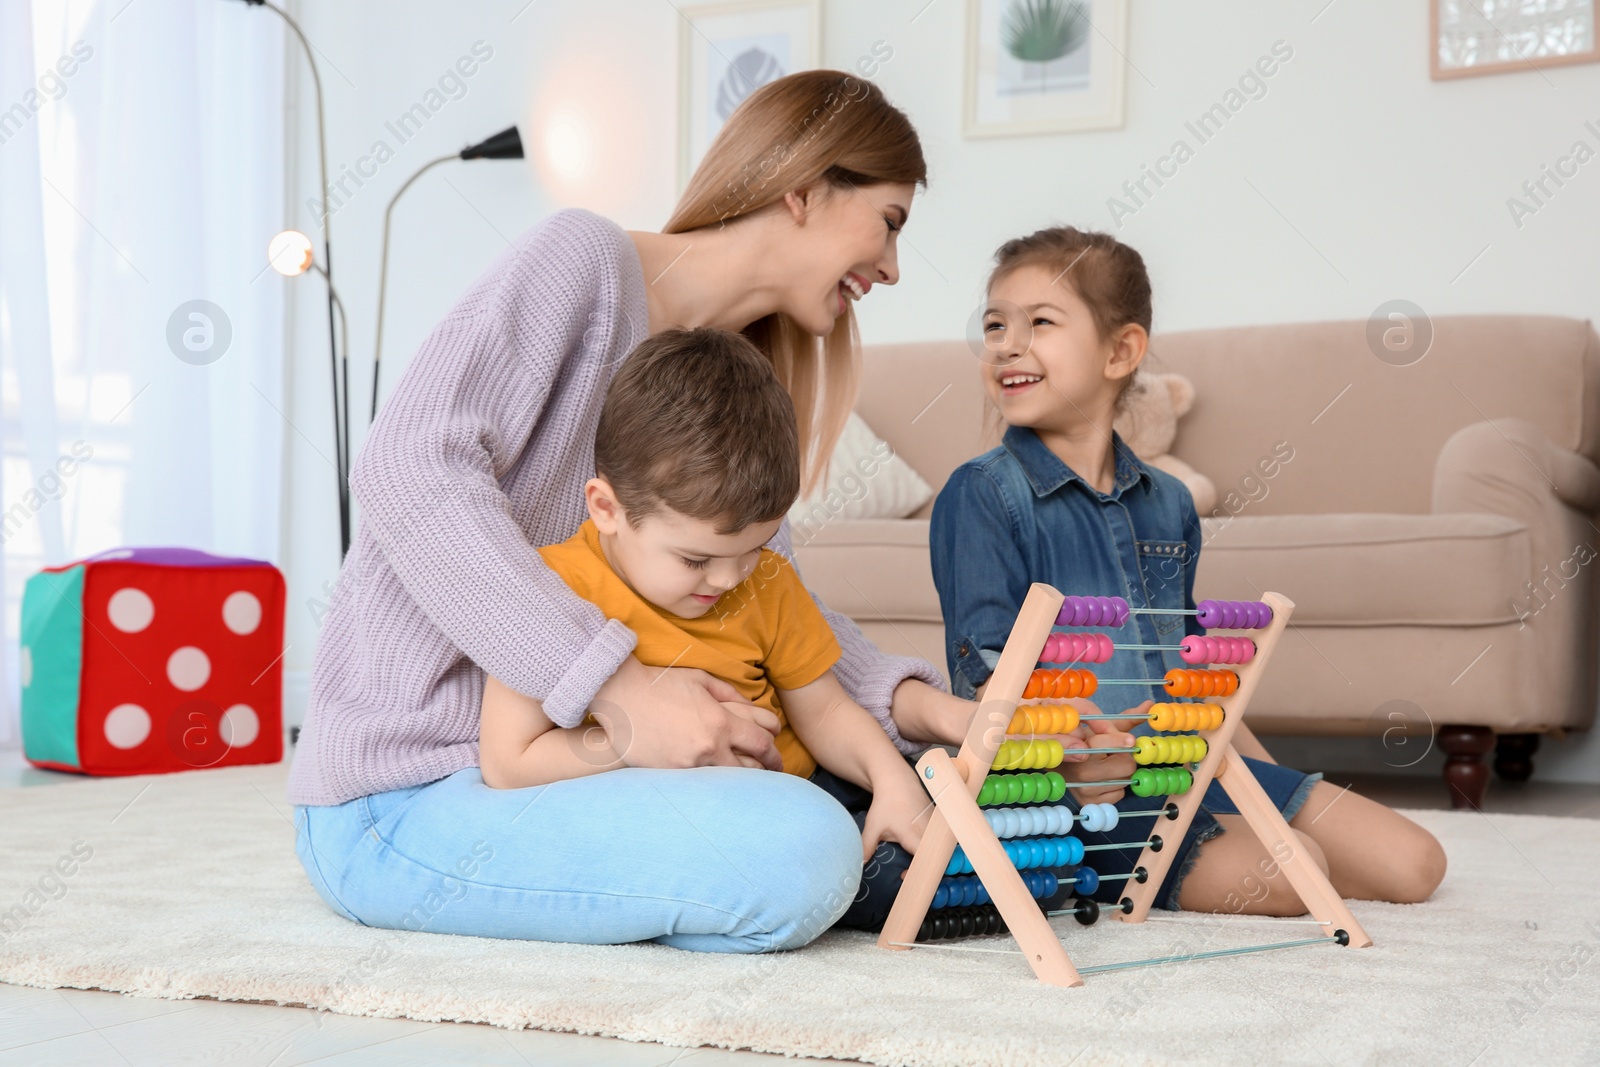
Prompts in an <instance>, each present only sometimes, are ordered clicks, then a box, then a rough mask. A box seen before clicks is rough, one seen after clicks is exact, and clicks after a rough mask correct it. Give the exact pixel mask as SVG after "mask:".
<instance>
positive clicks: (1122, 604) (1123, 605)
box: [1111, 597, 1128, 626]
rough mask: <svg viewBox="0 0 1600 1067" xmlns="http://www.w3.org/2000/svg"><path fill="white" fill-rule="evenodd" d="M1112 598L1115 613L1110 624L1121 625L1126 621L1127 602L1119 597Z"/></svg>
mask: <svg viewBox="0 0 1600 1067" xmlns="http://www.w3.org/2000/svg"><path fill="white" fill-rule="evenodd" d="M1113 600H1114V601H1115V603H1116V609H1117V613H1116V616H1115V617H1114V618H1113V619H1112V620H1111V625H1112V626H1122V625H1123V624H1125V623H1126V622H1127V621H1128V602H1127V601H1126V600H1123V599H1122V598H1121V597H1114V598H1113Z"/></svg>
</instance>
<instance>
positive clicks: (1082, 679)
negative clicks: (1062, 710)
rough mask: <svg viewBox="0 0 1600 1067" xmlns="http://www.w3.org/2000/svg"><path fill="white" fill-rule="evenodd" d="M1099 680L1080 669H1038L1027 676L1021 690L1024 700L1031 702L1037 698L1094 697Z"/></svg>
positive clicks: (1090, 673) (1090, 672)
mask: <svg viewBox="0 0 1600 1067" xmlns="http://www.w3.org/2000/svg"><path fill="white" fill-rule="evenodd" d="M1099 684H1100V683H1099V680H1098V679H1097V678H1096V677H1095V674H1094V672H1093V671H1091V670H1087V669H1085V668H1082V667H1068V668H1066V669H1064V670H1046V669H1043V668H1041V669H1039V670H1036V671H1034V672H1033V673H1032V674H1030V675H1029V676H1028V684H1027V685H1026V686H1025V687H1024V688H1023V690H1022V698H1023V699H1024V700H1033V699H1035V698H1039V697H1054V698H1065V699H1069V700H1070V699H1072V698H1075V697H1090V696H1094V693H1095V689H1096V688H1097V687H1098V686H1099Z"/></svg>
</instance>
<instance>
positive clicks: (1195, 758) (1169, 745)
mask: <svg viewBox="0 0 1600 1067" xmlns="http://www.w3.org/2000/svg"><path fill="white" fill-rule="evenodd" d="M1133 744H1134V748H1135V749H1136V751H1135V752H1134V754H1133V761H1134V762H1135V763H1138V764H1140V765H1147V764H1151V763H1199V762H1200V761H1201V760H1203V759H1205V758H1206V739H1205V738H1203V737H1197V736H1195V735H1194V734H1180V735H1178V736H1175V737H1136V738H1134V741H1133Z"/></svg>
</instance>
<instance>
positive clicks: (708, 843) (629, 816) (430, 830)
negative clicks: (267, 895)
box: [295, 767, 861, 952]
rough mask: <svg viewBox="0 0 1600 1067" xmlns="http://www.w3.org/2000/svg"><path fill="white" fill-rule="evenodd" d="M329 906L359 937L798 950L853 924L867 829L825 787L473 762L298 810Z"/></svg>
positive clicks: (748, 777)
mask: <svg viewBox="0 0 1600 1067" xmlns="http://www.w3.org/2000/svg"><path fill="white" fill-rule="evenodd" d="M295 827H296V834H295V852H296V854H297V855H298V856H299V857H300V863H301V865H302V866H303V867H304V868H305V871H306V874H307V875H308V876H309V877H310V879H311V884H312V885H313V886H314V887H315V888H316V890H317V892H318V894H320V895H321V897H322V899H323V900H324V901H326V902H327V904H328V906H329V907H330V908H332V909H333V910H334V911H336V912H338V913H339V914H340V915H343V916H344V917H345V918H347V919H351V920H353V921H355V922H358V923H361V924H362V925H364V926H376V927H384V928H386V929H393V930H423V931H427V932H429V933H448V934H470V935H474V936H478V937H501V938H519V939H524V940H532V941H575V942H582V943H586V944H621V943H624V942H629V941H657V942H660V943H661V944H664V945H671V946H673V947H675V948H683V949H693V950H697V951H701V952H767V951H772V950H776V949H790V948H798V947H800V946H801V945H804V944H805V943H807V942H808V941H810V940H812V939H813V938H815V937H816V936H817V935H818V934H820V933H822V932H823V931H824V930H826V929H827V928H828V927H829V926H831V925H833V923H834V921H835V920H836V919H838V918H839V916H841V915H843V914H844V912H845V909H846V908H848V907H849V905H850V901H851V899H852V898H853V897H854V896H855V894H856V890H857V887H858V884H859V882H860V879H861V833H860V831H859V830H858V829H857V828H856V824H855V821H854V820H853V819H852V818H851V817H850V815H849V814H848V813H847V812H846V811H845V809H844V808H843V807H842V806H841V805H840V804H839V803H838V802H837V801H835V800H834V799H833V798H832V797H830V796H829V795H828V794H827V793H824V792H823V791H822V790H821V789H819V788H817V787H816V786H814V785H812V784H811V783H810V782H808V781H805V780H804V779H802V778H797V777H795V776H794V775H789V774H779V773H775V772H772V771H763V770H751V769H748V768H743V767H702V768H695V769H690V770H647V769H642V768H624V769H621V770H615V771H608V772H606V773H603V774H595V775H590V776H588V777H586V778H578V779H574V780H572V781H567V782H557V783H555V784H553V785H547V786H534V787H530V788H527V789H491V788H489V787H488V786H486V785H484V784H483V776H482V775H481V774H480V773H479V771H478V768H476V767H470V768H467V769H466V770H461V771H457V772H456V773H455V774H452V775H450V776H449V777H447V778H441V779H439V780H438V781H434V782H429V783H428V784H426V785H420V786H412V787H410V788H407V789H396V790H392V791H390V792H387V793H375V794H373V795H371V796H365V797H359V798H357V799H355V800H351V801H348V802H346V803H344V804H339V805H333V806H319V807H308V806H305V805H297V806H296V807H295Z"/></svg>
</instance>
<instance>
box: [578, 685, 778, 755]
mask: <svg viewBox="0 0 1600 1067" xmlns="http://www.w3.org/2000/svg"><path fill="white" fill-rule="evenodd" d="M589 714H591V715H593V716H594V717H595V720H596V721H597V722H599V723H600V727H601V729H603V730H605V732H606V736H607V737H608V738H610V740H611V747H612V748H613V749H615V750H616V752H617V755H618V756H620V757H621V759H622V761H623V762H624V763H626V764H627V765H628V766H630V767H738V766H745V767H765V768H766V769H767V770H772V771H781V770H782V769H783V760H782V759H781V758H780V757H779V756H778V750H777V748H775V747H774V746H773V743H772V741H773V738H774V737H776V736H777V734H778V730H779V725H778V717H777V716H776V715H774V714H772V712H770V711H768V710H767V709H766V708H761V707H757V706H755V705H754V704H750V703H748V702H747V701H745V700H744V698H743V697H741V696H740V695H739V691H738V690H737V689H735V688H734V687H733V686H731V685H729V684H728V683H727V682H725V681H723V680H722V679H720V678H717V677H714V676H713V675H710V674H708V673H706V672H705V671H702V670H698V669H696V668H693V667H646V666H645V665H644V664H642V663H640V662H639V661H638V660H637V659H635V658H634V657H633V656H629V657H628V658H627V659H625V660H623V661H622V666H620V667H618V668H617V672H616V673H615V674H613V675H612V676H611V677H610V678H609V679H607V680H606V683H605V684H604V685H602V686H601V687H600V690H599V692H597V693H596V694H595V699H594V703H592V704H591V705H589Z"/></svg>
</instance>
